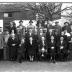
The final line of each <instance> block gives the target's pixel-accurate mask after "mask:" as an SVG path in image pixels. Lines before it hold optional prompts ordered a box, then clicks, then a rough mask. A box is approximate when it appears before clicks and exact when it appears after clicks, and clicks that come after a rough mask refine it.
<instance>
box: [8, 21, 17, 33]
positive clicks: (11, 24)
mask: <svg viewBox="0 0 72 72" xmlns="http://www.w3.org/2000/svg"><path fill="white" fill-rule="evenodd" d="M8 30H9V33H10V34H11V32H12V30H14V33H15V34H16V33H17V29H16V27H15V26H14V22H10V25H9V27H8Z"/></svg>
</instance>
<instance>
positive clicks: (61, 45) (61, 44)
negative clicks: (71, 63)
mask: <svg viewBox="0 0 72 72" xmlns="http://www.w3.org/2000/svg"><path fill="white" fill-rule="evenodd" d="M57 51H58V54H59V60H60V61H63V60H65V59H66V55H67V41H65V39H64V37H63V36H60V40H59V41H58V42H57Z"/></svg>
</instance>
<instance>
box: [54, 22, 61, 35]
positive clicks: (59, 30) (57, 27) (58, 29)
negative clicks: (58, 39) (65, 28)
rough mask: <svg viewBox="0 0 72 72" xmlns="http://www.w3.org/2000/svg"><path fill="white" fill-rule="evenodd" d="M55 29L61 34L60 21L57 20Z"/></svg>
mask: <svg viewBox="0 0 72 72" xmlns="http://www.w3.org/2000/svg"><path fill="white" fill-rule="evenodd" d="M55 31H56V32H57V33H58V34H59V35H60V33H61V26H59V22H58V21H56V22H55Z"/></svg>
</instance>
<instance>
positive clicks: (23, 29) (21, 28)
mask: <svg viewBox="0 0 72 72" xmlns="http://www.w3.org/2000/svg"><path fill="white" fill-rule="evenodd" d="M17 29H18V32H19V34H20V36H21V38H22V37H24V36H25V31H26V28H25V26H23V21H22V20H20V21H19V26H17Z"/></svg>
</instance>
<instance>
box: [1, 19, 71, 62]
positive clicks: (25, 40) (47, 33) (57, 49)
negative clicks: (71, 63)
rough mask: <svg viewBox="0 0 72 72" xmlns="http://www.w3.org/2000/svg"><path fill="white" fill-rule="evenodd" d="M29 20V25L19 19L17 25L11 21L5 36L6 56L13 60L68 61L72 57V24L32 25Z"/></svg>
mask: <svg viewBox="0 0 72 72" xmlns="http://www.w3.org/2000/svg"><path fill="white" fill-rule="evenodd" d="M32 23H33V21H32V20H30V21H29V25H28V26H27V27H25V26H23V21H22V20H20V21H19V24H20V25H19V26H17V27H16V25H15V23H14V22H10V26H9V27H8V30H6V31H5V34H4V36H3V46H1V47H3V48H4V58H5V59H9V60H11V61H13V60H17V61H19V62H20V63H21V62H22V61H23V60H29V61H31V62H32V61H34V60H36V61H44V60H47V61H51V62H53V63H55V62H56V60H59V61H67V59H68V57H69V58H70V59H71V58H72V24H69V23H68V22H65V23H64V26H63V27H60V26H59V25H58V22H56V23H55V26H52V25H51V24H50V23H48V24H47V26H45V27H43V26H42V23H41V22H40V23H38V26H36V27H35V26H34V25H32Z"/></svg>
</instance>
